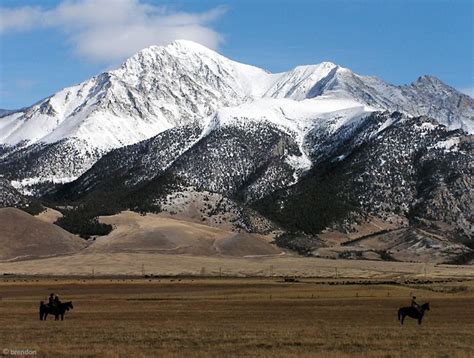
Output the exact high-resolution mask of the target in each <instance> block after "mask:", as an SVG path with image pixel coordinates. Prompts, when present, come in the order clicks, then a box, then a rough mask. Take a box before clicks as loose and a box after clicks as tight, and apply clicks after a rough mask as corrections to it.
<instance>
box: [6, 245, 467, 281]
mask: <svg viewBox="0 0 474 358" xmlns="http://www.w3.org/2000/svg"><path fill="white" fill-rule="evenodd" d="M0 274H4V275H5V274H15V275H55V276H70V275H78V276H85V277H91V276H94V275H95V276H101V275H102V276H103V275H111V276H117V275H130V276H143V275H150V276H151V275H155V276H187V275H189V276H196V277H200V276H201V277H202V276H204V277H206V276H230V277H268V276H298V277H321V278H384V279H390V280H396V281H404V280H408V279H412V278H417V279H422V280H423V279H426V278H460V279H465V278H471V277H474V265H465V266H462V265H442V264H433V263H426V264H425V263H415V262H413V263H410V262H396V261H370V260H344V259H338V260H333V259H323V258H314V257H301V256H291V255H289V254H283V255H269V256H264V255H263V256H258V255H257V256H247V257H229V256H194V255H169V254H161V253H143V252H141V253H133V252H131V253H128V252H117V253H101V252H80V253H77V254H73V255H66V256H56V257H50V258H41V259H31V260H23V261H10V262H0Z"/></svg>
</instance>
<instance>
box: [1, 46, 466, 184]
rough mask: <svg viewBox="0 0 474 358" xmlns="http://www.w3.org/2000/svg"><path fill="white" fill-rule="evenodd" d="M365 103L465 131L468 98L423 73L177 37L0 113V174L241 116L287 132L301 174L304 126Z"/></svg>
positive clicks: (62, 171) (15, 180)
mask: <svg viewBox="0 0 474 358" xmlns="http://www.w3.org/2000/svg"><path fill="white" fill-rule="evenodd" d="M375 110H389V111H393V110H397V111H400V112H403V113H405V114H407V115H429V116H431V117H433V118H435V119H436V120H437V121H438V122H439V123H442V124H445V125H446V126H448V127H449V128H451V129H455V128H462V129H464V130H465V131H467V132H472V131H473V130H474V126H473V117H474V101H473V100H472V99H471V98H470V97H468V96H466V95H463V94H461V93H459V92H457V91H456V90H454V89H453V88H451V87H449V86H447V85H445V84H443V83H442V82H441V81H439V80H437V79H435V78H433V77H427V76H425V77H420V78H419V79H418V80H417V81H415V82H414V83H412V84H411V85H408V86H393V85H390V84H387V83H385V82H383V81H381V80H380V79H377V78H374V77H364V76H359V75H357V74H355V73H353V72H352V71H350V70H349V69H346V68H342V67H340V66H337V65H335V64H333V63H330V62H323V63H321V64H318V65H310V66H298V67H296V68H295V69H293V70H291V71H288V72H285V73H278V74H271V73H268V72H267V71H265V70H262V69H260V68H257V67H253V66H249V65H244V64H241V63H238V62H235V61H232V60H229V59H227V58H225V57H224V56H221V55H219V54H218V53H216V52H214V51H212V50H209V49H207V48H205V47H203V46H201V45H198V44H196V43H193V42H190V41H183V40H179V41H175V42H173V43H172V44H170V45H168V46H165V47H159V46H152V47H149V48H146V49H144V50H142V51H140V52H139V53H137V54H136V55H134V56H132V57H131V58H129V59H128V60H127V61H125V63H124V64H123V65H122V66H121V67H120V68H119V69H117V70H113V71H109V72H105V73H102V74H100V75H98V76H96V77H93V78H91V79H89V80H87V81H85V82H83V83H81V84H78V85H76V86H73V87H69V88H65V89H63V90H62V91H60V92H58V93H56V94H54V95H53V96H51V97H49V98H46V99H44V100H42V101H40V102H38V103H36V104H34V105H33V106H31V107H29V108H26V109H22V110H20V111H17V112H14V113H6V114H2V115H1V116H0V148H1V150H0V172H2V173H4V175H5V177H7V178H8V179H10V180H11V181H12V184H13V185H14V186H15V187H16V188H18V189H19V190H22V191H23V192H28V190H29V188H37V185H38V184H39V183H45V182H52V183H64V182H68V181H71V180H73V179H75V178H77V177H78V176H80V175H81V174H83V173H84V172H85V171H87V170H88V169H89V168H90V167H91V166H92V165H93V164H94V163H95V162H96V161H97V160H98V159H99V158H100V157H101V156H102V155H104V154H105V153H107V152H108V151H110V150H112V149H115V148H120V147H123V146H126V145H130V144H134V143H137V142H140V141H142V140H145V139H148V138H151V137H153V136H156V135H157V134H159V133H162V132H164V131H166V130H169V129H171V128H179V127H181V126H189V125H195V126H198V127H199V128H201V130H202V134H201V135H202V136H205V135H207V134H209V133H210V132H211V131H214V130H216V129H217V128H221V127H225V126H229V125H230V126H233V125H239V126H241V125H247V124H248V123H250V122H265V123H271V124H273V125H275V126H277V127H278V128H279V129H280V130H282V131H285V132H287V133H289V134H290V136H291V137H292V138H294V140H295V142H296V143H298V145H299V148H300V152H301V156H300V157H298V158H296V157H295V158H293V159H292V158H289V159H288V161H289V162H291V165H292V166H293V167H294V168H295V169H297V171H299V172H301V171H304V170H306V169H308V168H309V167H310V166H311V162H310V160H309V159H308V156H307V151H306V149H305V148H304V146H303V142H304V138H305V136H306V135H307V133H308V132H309V131H313V132H314V130H315V128H325V130H327V131H329V133H330V132H331V131H335V130H337V128H339V127H340V126H342V125H343V124H345V123H347V122H348V121H354V120H356V121H357V120H358V119H360V118H362V117H364V116H365V115H366V114H368V113H370V112H372V111H375ZM32 192H34V190H33V191H32Z"/></svg>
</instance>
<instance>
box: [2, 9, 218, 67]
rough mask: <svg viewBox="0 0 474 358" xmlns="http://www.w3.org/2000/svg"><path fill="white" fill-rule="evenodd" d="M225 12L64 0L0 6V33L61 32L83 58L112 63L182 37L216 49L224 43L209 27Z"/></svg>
mask: <svg viewBox="0 0 474 358" xmlns="http://www.w3.org/2000/svg"><path fill="white" fill-rule="evenodd" d="M224 13H225V8H223V7H218V8H214V9H211V10H209V11H206V12H202V13H189V12H179V11H174V10H172V9H170V8H168V7H166V6H156V5H150V4H146V3H142V2H140V0H73V1H71V0H65V1H63V2H61V3H60V4H59V5H58V6H57V7H55V8H52V9H43V8H40V7H18V8H0V20H1V21H0V34H5V33H7V32H12V31H31V30H33V29H35V28H41V27H49V28H57V29H59V30H61V31H62V32H63V33H64V34H65V36H66V38H67V39H68V41H69V42H70V43H71V45H72V46H73V49H74V51H75V52H76V53H77V54H78V55H80V56H81V57H83V58H86V59H88V60H91V61H97V62H103V63H115V62H117V61H120V60H123V59H124V58H126V57H128V56H130V55H132V54H134V53H135V52H137V51H139V50H141V49H142V48H145V47H147V46H150V45H165V44H168V43H170V42H172V41H173V40H176V39H186V40H192V41H195V42H198V43H201V44H203V45H205V46H207V47H210V48H213V49H216V48H217V47H218V46H219V44H220V43H221V42H222V36H221V35H220V34H219V33H217V32H216V31H215V30H214V29H213V28H212V27H211V23H212V22H213V21H214V20H216V19H218V18H219V17H220V16H222V15H223V14H224Z"/></svg>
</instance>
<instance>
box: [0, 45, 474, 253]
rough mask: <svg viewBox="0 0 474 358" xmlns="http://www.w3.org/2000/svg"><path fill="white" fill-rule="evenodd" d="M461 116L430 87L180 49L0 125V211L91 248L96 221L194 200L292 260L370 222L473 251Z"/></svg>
mask: <svg viewBox="0 0 474 358" xmlns="http://www.w3.org/2000/svg"><path fill="white" fill-rule="evenodd" d="M473 116H474V101H473V99H472V98H470V97H469V96H466V95H463V94H461V93H459V92H458V91H456V90H455V89H453V88H451V87H449V86H447V85H445V84H444V83H442V82H441V81H440V80H438V79H436V78H434V77H430V76H422V77H420V78H419V79H418V80H416V81H415V82H413V83H412V84H410V85H405V86H393V85H390V84H387V83H385V82H383V81H381V80H380V79H377V78H375V77H365V76H360V75H357V74H355V73H353V72H352V71H350V70H349V69H346V68H343V67H340V66H338V65H335V64H333V63H329V62H323V63H321V64H317V65H311V66H298V67H296V68H294V69H292V70H290V71H288V72H284V73H277V74H272V73H268V72H267V71H264V70H262V69H259V68H256V67H253V66H249V65H244V64H240V63H237V62H235V61H232V60H229V59H227V58H225V57H223V56H221V55H219V54H217V53H215V52H214V51H211V50H209V49H207V48H205V47H203V46H200V45H198V44H195V43H192V42H189V41H177V42H174V43H173V44H171V45H169V46H165V47H158V46H152V47H150V48H147V49H144V50H142V51H140V52H139V53H137V54H136V55H134V56H132V57H131V58H130V59H128V60H127V61H126V62H125V63H124V64H123V65H122V66H121V67H120V68H119V69H117V70H113V71H109V72H105V73H103V74H100V75H98V76H96V77H93V78H91V79H90V80H87V81H85V82H83V83H80V84H78V85H76V86H73V87H69V88H66V89H64V90H62V91H60V92H58V93H56V94H54V95H53V96H51V97H49V98H47V99H45V100H42V101H40V102H38V103H37V104H35V105H33V106H31V107H29V108H25V109H22V110H19V111H12V112H5V113H0V175H1V178H0V205H1V206H16V207H23V208H27V207H28V208H30V210H33V208H35V209H34V210H35V211H37V210H38V209H36V208H37V207H38V204H37V203H38V201H42V202H43V203H44V204H45V205H49V206H54V207H57V208H58V209H60V210H61V211H62V212H63V214H65V216H64V217H63V218H62V219H61V220H60V222H59V224H60V225H61V226H63V227H64V228H66V229H68V230H70V231H73V232H75V233H79V234H81V235H82V236H85V237H87V236H92V235H101V234H104V233H107V232H108V231H110V230H111V229H112V228H111V227H108V226H106V225H102V224H100V223H99V222H98V221H97V219H96V218H97V216H99V215H110V214H114V213H117V212H119V211H121V210H124V209H132V210H136V211H140V212H148V211H151V212H159V211H161V210H173V211H175V210H177V209H179V205H184V204H183V200H184V199H182V198H183V197H189V196H190V195H192V196H194V197H200V198H201V199H202V198H205V197H207V198H209V197H212V198H213V200H215V202H216V203H218V204H216V206H215V207H209V206H212V205H211V204H209V203H204V202H202V203H201V204H200V205H202V206H203V207H207V208H208V209H207V211H206V212H207V213H211V214H208V216H212V215H214V213H216V212H218V211H219V212H221V211H226V210H227V211H229V212H230V213H231V215H232V218H233V219H232V220H233V223H234V227H235V229H236V230H248V231H259V232H260V231H265V232H269V231H272V230H277V229H278V230H282V231H284V232H286V233H287V235H286V236H285V237H284V238H282V239H280V240H279V241H278V242H279V243H280V244H282V245H285V246H287V247H291V248H292V249H296V250H299V251H301V252H313V249H314V248H316V247H319V246H321V241H320V235H321V233H323V232H325V231H327V230H332V231H338V232H341V233H350V232H353V231H354V230H358V229H357V228H355V226H357V225H359V226H360V225H362V224H363V223H364V222H370V221H371V220H372V221H373V219H374V218H378V219H380V220H383V221H384V222H386V223H389V224H390V225H391V226H390V227H391V228H392V229H393V228H395V229H397V230H401V229H403V230H405V229H406V228H410V230H412V229H413V230H416V235H415V236H416V237H424V236H423V235H436V237H440V238H442V239H443V240H444V239H446V240H451V241H456V242H461V243H469V242H472V240H473V238H472V236H473V235H472V232H473V227H472V222H473V217H472V214H471V211H472V210H471V208H472V207H473V205H472V204H473V202H472V201H473V198H472V145H473V144H472V135H471V133H472V131H473V128H474V126H473ZM201 199H200V200H201ZM180 200H181V201H180ZM202 200H204V199H202ZM180 203H181V204H180ZM224 203H225V205H224ZM217 207H218V208H219V209H218V210H217ZM202 219H203V220H206V217H205V215H204V216H203V217H202ZM216 220H217V219H216ZM219 220H220V219H218V220H217V221H216V223H218V222H219ZM412 236H413V235H411V234H408V233H406V232H405V233H404V234H403V235H401V236H398V237H402V238H406V237H412ZM384 257H388V256H387V255H386V254H384Z"/></svg>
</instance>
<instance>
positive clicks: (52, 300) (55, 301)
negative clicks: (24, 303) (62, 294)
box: [48, 293, 61, 308]
mask: <svg viewBox="0 0 474 358" xmlns="http://www.w3.org/2000/svg"><path fill="white" fill-rule="evenodd" d="M60 304H61V301H60V300H59V296H58V295H55V294H54V293H51V294H50V295H49V298H48V306H49V307H50V308H57V307H59V305H60Z"/></svg>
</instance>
